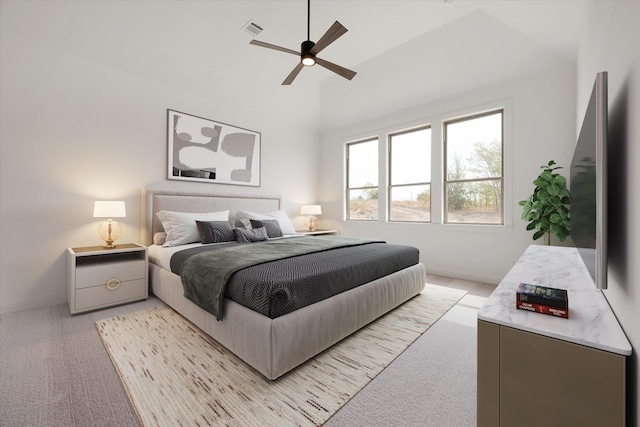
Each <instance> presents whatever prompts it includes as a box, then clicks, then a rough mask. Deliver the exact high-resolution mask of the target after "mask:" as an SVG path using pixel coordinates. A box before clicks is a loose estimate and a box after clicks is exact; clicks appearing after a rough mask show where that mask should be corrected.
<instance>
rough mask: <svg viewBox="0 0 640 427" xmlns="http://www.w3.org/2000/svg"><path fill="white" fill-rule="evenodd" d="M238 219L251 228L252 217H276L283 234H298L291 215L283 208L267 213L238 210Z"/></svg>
mask: <svg viewBox="0 0 640 427" xmlns="http://www.w3.org/2000/svg"><path fill="white" fill-rule="evenodd" d="M236 219H237V220H238V221H240V222H241V223H242V224H243V225H244V226H245V227H246V228H251V222H250V220H252V219H257V220H264V219H275V220H278V224H279V225H280V229H281V230H282V234H296V229H295V228H294V227H293V224H292V223H291V220H290V219H289V216H288V215H287V213H286V212H285V211H283V210H279V211H273V212H265V213H257V212H247V211H238V212H236Z"/></svg>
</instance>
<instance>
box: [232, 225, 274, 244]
mask: <svg viewBox="0 0 640 427" xmlns="http://www.w3.org/2000/svg"><path fill="white" fill-rule="evenodd" d="M234 231H235V233H236V238H237V239H238V242H239V243H251V242H261V241H263V240H267V239H268V238H269V236H267V229H266V228H264V227H260V228H236V229H235V230H234Z"/></svg>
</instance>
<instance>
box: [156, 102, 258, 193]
mask: <svg viewBox="0 0 640 427" xmlns="http://www.w3.org/2000/svg"><path fill="white" fill-rule="evenodd" d="M260 149H261V134H260V133H259V132H255V131H252V130H248V129H243V128H240V127H237V126H232V125H228V124H225V123H220V122H216V121H213V120H210V119H205V118H203V117H198V116H194V115H192V114H187V113H182V112H180V111H175V110H170V109H167V179H172V180H179V181H193V182H207V183H211V184H231V185H246V186H251V187H259V186H260Z"/></svg>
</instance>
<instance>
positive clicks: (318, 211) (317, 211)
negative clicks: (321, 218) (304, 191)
mask: <svg viewBox="0 0 640 427" xmlns="http://www.w3.org/2000/svg"><path fill="white" fill-rule="evenodd" d="M300 215H322V207H321V206H320V205H302V208H300Z"/></svg>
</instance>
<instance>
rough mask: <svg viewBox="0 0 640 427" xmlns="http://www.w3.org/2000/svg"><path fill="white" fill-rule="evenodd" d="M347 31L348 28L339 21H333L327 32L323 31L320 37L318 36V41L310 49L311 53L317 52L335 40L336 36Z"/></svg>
mask: <svg viewBox="0 0 640 427" xmlns="http://www.w3.org/2000/svg"><path fill="white" fill-rule="evenodd" d="M347 31H348V30H347V29H346V28H345V27H343V26H342V24H341V23H339V22H338V21H336V22H334V23H333V25H332V26H331V28H329V29H328V30H327V32H326V33H324V35H323V36H322V37H320V40H318V43H316V45H315V46H314V47H313V49H311V53H313V54H314V55H316V54H318V53H319V52H320V51H321V50H322V49H324V48H325V47H327V46H329V45H330V44H331V43H333V42H334V41H336V40H337V39H338V37H340V36H341V35H343V34H344V33H346V32H347Z"/></svg>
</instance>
